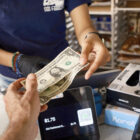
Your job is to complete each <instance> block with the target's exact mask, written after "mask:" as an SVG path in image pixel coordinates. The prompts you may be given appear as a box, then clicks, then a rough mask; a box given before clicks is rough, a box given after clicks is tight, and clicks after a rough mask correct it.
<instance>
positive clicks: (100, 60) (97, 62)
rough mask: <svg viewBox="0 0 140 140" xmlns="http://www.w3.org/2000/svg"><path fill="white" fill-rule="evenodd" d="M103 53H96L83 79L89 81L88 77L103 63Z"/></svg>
mask: <svg viewBox="0 0 140 140" xmlns="http://www.w3.org/2000/svg"><path fill="white" fill-rule="evenodd" d="M104 60H105V58H104V51H102V52H100V53H98V54H97V55H96V57H95V60H94V62H93V63H92V65H91V66H90V68H89V70H88V71H87V72H86V74H85V79H89V78H90V76H91V75H92V74H93V73H94V72H95V71H96V70H97V69H98V67H99V66H100V65H101V64H102V63H103V62H104Z"/></svg>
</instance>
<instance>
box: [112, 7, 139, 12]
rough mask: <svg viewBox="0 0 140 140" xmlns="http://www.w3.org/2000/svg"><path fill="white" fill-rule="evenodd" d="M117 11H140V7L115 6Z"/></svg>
mask: <svg viewBox="0 0 140 140" xmlns="http://www.w3.org/2000/svg"><path fill="white" fill-rule="evenodd" d="M114 10H115V11H128V12H140V8H115V9H114Z"/></svg>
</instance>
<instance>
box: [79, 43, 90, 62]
mask: <svg viewBox="0 0 140 140" xmlns="http://www.w3.org/2000/svg"><path fill="white" fill-rule="evenodd" d="M90 51H91V45H90V44H89V43H88V42H86V44H85V45H84V46H83V47H82V51H81V56H80V63H81V65H84V64H86V62H87V61H88V56H89V53H90Z"/></svg>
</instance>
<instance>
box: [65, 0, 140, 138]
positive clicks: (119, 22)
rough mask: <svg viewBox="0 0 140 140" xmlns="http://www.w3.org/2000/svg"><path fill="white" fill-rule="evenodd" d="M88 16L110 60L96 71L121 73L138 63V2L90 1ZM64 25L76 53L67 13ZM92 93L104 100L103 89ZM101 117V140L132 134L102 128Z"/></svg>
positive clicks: (110, 127)
mask: <svg viewBox="0 0 140 140" xmlns="http://www.w3.org/2000/svg"><path fill="white" fill-rule="evenodd" d="M89 14H90V16H91V20H92V21H93V25H94V27H95V28H96V29H97V31H98V32H99V33H100V35H101V36H102V40H103V42H104V44H105V46H106V47H107V48H108V50H109V52H110V55H111V61H110V62H109V63H107V64H106V65H105V66H102V67H100V68H99V70H98V71H97V72H100V71H108V70H114V69H120V70H123V69H124V68H125V67H126V66H127V65H128V64H129V63H135V64H140V0H94V1H93V2H92V4H91V5H90V6H89ZM66 23H67V32H66V34H67V40H68V42H69V44H70V46H71V47H72V48H73V49H74V50H76V51H80V46H79V44H78V42H77V40H76V36H75V33H74V27H73V24H72V22H71V19H70V17H69V15H68V14H67V13H66ZM95 90H97V92H99V93H100V94H101V95H102V99H104V98H105V94H106V89H105V87H103V88H100V89H95ZM105 106H106V103H105V102H103V107H105ZM102 114H103V113H102ZM103 117H104V115H101V116H100V117H98V119H99V124H100V125H99V128H100V135H101V140H122V139H126V140H130V139H131V137H132V134H133V131H131V130H128V129H124V128H119V127H113V126H109V125H106V124H105V123H104V118H103Z"/></svg>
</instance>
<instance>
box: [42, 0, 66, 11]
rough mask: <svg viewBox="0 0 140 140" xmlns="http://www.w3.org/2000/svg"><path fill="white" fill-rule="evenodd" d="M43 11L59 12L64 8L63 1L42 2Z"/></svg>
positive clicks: (46, 0) (45, 0) (50, 0)
mask: <svg viewBox="0 0 140 140" xmlns="http://www.w3.org/2000/svg"><path fill="white" fill-rule="evenodd" d="M43 6H44V11H45V12H50V11H59V10H62V9H63V8H64V0H44V1H43Z"/></svg>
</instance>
